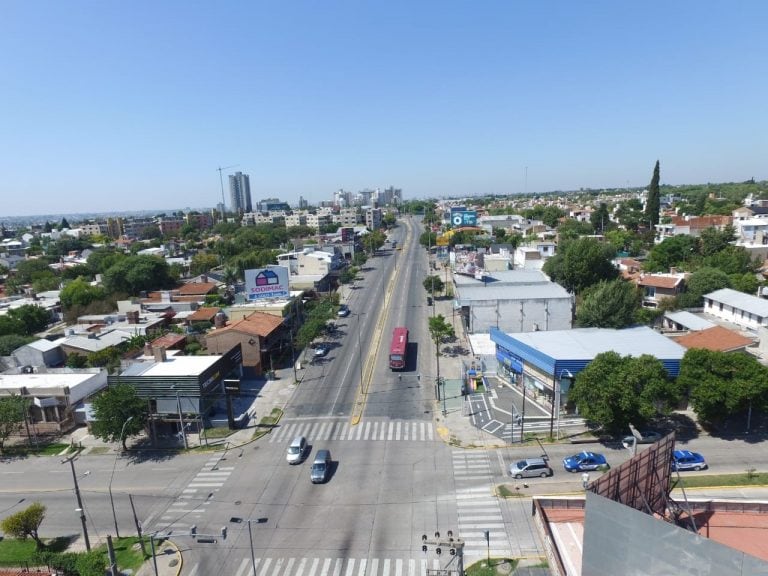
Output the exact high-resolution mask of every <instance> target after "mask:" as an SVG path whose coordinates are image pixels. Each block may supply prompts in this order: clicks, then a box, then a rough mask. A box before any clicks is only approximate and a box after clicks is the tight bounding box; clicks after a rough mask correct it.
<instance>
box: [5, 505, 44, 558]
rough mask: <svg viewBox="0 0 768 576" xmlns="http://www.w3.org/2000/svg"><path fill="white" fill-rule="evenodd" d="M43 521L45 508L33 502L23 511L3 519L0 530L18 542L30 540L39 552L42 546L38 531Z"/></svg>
mask: <svg viewBox="0 0 768 576" xmlns="http://www.w3.org/2000/svg"><path fill="white" fill-rule="evenodd" d="M43 520H45V506H43V505H42V504H41V503H40V502H33V503H32V504H30V505H29V506H27V507H26V508H25V509H24V510H20V511H18V512H16V514H11V515H10V516H8V517H7V518H3V520H2V522H0V528H2V530H3V532H5V533H6V534H10V535H11V536H13V537H14V538H18V539H19V540H26V539H27V538H32V540H34V541H35V546H36V547H37V549H38V550H41V549H42V548H43V546H44V544H43V541H42V540H41V539H40V534H39V530H40V524H42V523H43Z"/></svg>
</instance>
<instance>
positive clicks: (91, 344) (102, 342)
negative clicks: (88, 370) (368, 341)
mask: <svg viewBox="0 0 768 576" xmlns="http://www.w3.org/2000/svg"><path fill="white" fill-rule="evenodd" d="M132 336H133V334H132V333H130V332H124V331H122V330H109V331H108V332H100V333H99V334H97V335H96V337H94V338H89V337H88V336H78V335H75V336H68V337H66V338H63V339H61V340H57V341H56V342H57V344H61V345H62V346H71V347H72V348H79V349H80V350H86V351H87V352H99V351H101V350H106V349H107V348H110V347H112V346H117V345H118V344H120V343H121V342H123V341H125V340H130V339H131V337H132Z"/></svg>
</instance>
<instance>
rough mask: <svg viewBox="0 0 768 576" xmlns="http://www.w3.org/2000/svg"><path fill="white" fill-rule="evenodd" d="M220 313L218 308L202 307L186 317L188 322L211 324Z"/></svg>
mask: <svg viewBox="0 0 768 576" xmlns="http://www.w3.org/2000/svg"><path fill="white" fill-rule="evenodd" d="M219 312H221V308H219V307H218V306H202V307H200V308H198V309H197V310H195V311H194V312H193V313H192V314H190V315H189V316H187V320H189V321H190V322H213V319H214V318H215V317H216V314H218V313H219Z"/></svg>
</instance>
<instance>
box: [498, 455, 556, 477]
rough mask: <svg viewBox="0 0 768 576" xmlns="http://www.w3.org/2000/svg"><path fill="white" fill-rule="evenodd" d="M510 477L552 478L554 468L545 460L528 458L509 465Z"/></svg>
mask: <svg viewBox="0 0 768 576" xmlns="http://www.w3.org/2000/svg"><path fill="white" fill-rule="evenodd" d="M509 475H510V476H512V477H513V478H518V479H520V478H537V477H541V478H546V477H547V476H552V468H550V467H549V464H548V463H547V461H546V460H545V459H544V458H526V459H525V460H518V461H517V462H512V464H510V465H509Z"/></svg>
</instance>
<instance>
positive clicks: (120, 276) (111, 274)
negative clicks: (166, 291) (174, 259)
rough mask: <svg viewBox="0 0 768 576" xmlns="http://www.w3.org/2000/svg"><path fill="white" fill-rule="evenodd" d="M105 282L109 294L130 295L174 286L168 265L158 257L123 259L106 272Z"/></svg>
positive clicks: (130, 257)
mask: <svg viewBox="0 0 768 576" xmlns="http://www.w3.org/2000/svg"><path fill="white" fill-rule="evenodd" d="M103 280H104V287H105V288H106V289H107V290H108V291H109V292H113V293H114V292H122V293H126V294H129V295H136V294H139V293H140V292H142V291H151V290H161V289H163V288H170V287H171V286H173V279H172V278H171V275H170V270H169V267H168V263H167V262H166V261H165V260H163V259H162V258H157V257H156V256H143V255H142V256H129V257H127V258H124V259H121V260H119V261H118V262H116V263H115V264H113V265H112V266H110V268H109V269H108V270H107V271H106V272H104V278H103Z"/></svg>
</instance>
